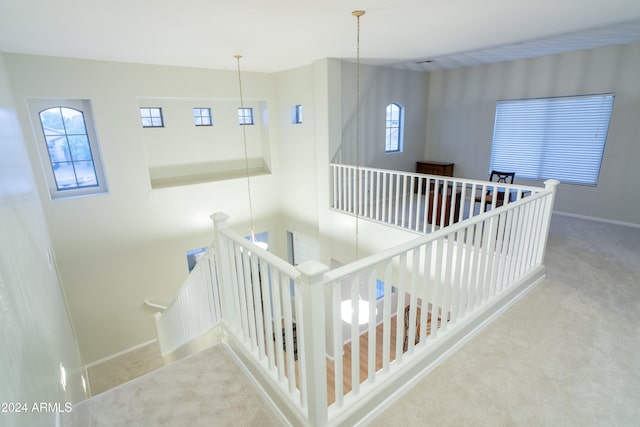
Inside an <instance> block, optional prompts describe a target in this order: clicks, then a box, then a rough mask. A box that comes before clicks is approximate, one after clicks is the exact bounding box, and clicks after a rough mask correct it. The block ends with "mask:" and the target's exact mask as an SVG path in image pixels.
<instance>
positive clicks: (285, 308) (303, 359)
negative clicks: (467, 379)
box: [156, 168, 557, 426]
mask: <svg viewBox="0 0 640 427" xmlns="http://www.w3.org/2000/svg"><path fill="white" fill-rule="evenodd" d="M364 169H366V170H369V168H364ZM414 175H416V174H408V175H405V176H404V177H403V178H402V181H403V182H404V183H405V184H408V183H409V182H410V181H412V178H414ZM434 179H435V180H442V178H434ZM372 181H373V182H382V181H384V179H383V177H382V176H379V177H376V178H375V179H373V180H369V181H367V180H365V182H369V183H370V182H372ZM433 182H434V183H436V182H438V181H433ZM443 182H451V183H455V184H452V185H459V183H465V185H470V186H471V190H472V191H471V193H470V195H471V196H473V194H477V193H478V192H479V191H480V192H482V194H484V193H485V191H486V189H487V188H489V187H490V186H489V185H487V183H482V182H474V181H471V180H456V179H449V178H444V181H443ZM336 183H341V185H344V186H345V187H344V188H343V189H339V188H337V187H335V184H336ZM460 185H461V184H460ZM545 185H546V188H538V187H535V188H532V187H526V192H528V194H527V197H523V192H524V191H525V187H522V186H506V185H502V184H500V187H505V188H512V187H514V188H515V187H518V190H517V194H518V196H517V198H516V200H515V201H512V202H505V204H504V205H503V206H500V207H496V206H495V202H494V206H492V209H491V210H489V211H487V212H482V211H481V212H480V213H479V214H478V215H475V216H473V215H471V217H470V218H468V219H464V218H462V215H460V216H459V217H458V218H457V222H456V221H452V222H450V224H451V225H446V224H444V223H443V225H442V226H441V227H440V228H438V229H437V230H433V232H432V233H430V234H428V235H424V236H420V237H417V238H416V239H414V240H412V241H410V242H406V243H404V244H402V245H399V246H397V247H395V248H391V249H389V250H386V251H383V252H380V253H377V254H374V255H371V256H369V257H366V258H362V259H359V260H357V261H355V262H353V263H351V264H347V265H344V266H342V267H339V268H336V269H334V270H331V271H328V269H327V268H326V267H324V266H322V265H319V264H317V263H316V264H315V265H308V266H300V268H295V267H293V266H292V265H290V264H288V263H287V262H285V261H283V260H282V259H280V258H278V257H276V256H275V255H273V254H272V253H270V252H268V251H266V250H263V249H261V248H260V247H258V246H256V245H255V244H253V243H252V242H250V241H248V240H246V239H245V238H244V237H242V236H240V235H238V234H237V233H234V232H233V231H231V230H230V229H229V228H228V226H227V224H226V222H227V219H228V217H227V216H226V215H224V214H220V213H219V214H215V215H212V219H213V220H214V223H215V245H214V249H213V250H212V251H210V252H209V253H208V256H207V257H204V258H203V259H206V260H207V261H206V264H205V263H203V266H205V265H206V266H207V267H206V268H204V267H202V266H201V267H200V269H199V270H198V271H199V272H197V273H195V275H194V273H192V275H194V277H199V278H200V279H198V280H196V279H188V282H189V284H187V282H185V285H183V287H182V288H181V290H180V291H179V295H178V297H177V298H176V300H175V301H174V302H173V303H172V304H171V305H170V306H169V307H168V308H167V310H166V311H165V313H163V314H159V313H158V314H156V318H157V323H158V325H159V327H158V331H159V332H158V334H159V338H160V335H161V334H164V335H165V337H164V338H166V337H167V336H171V335H177V336H179V339H178V340H177V341H176V340H175V339H174V340H173V341H171V345H172V346H173V347H171V348H175V345H176V342H182V341H184V339H185V337H189V336H192V334H193V333H194V332H193V331H201V330H202V328H203V326H206V325H209V324H211V322H217V321H220V320H222V322H221V323H220V324H221V327H222V328H224V331H225V332H226V333H225V334H224V337H225V340H226V342H227V344H228V347H229V348H230V349H231V351H233V352H234V353H235V354H236V355H237V356H238V359H239V360H240V361H242V363H244V364H245V365H246V366H247V367H248V371H249V372H251V373H252V375H254V379H255V380H256V381H258V382H259V383H260V384H261V385H262V386H263V387H264V389H265V390H267V391H268V394H269V396H270V398H271V399H273V400H274V402H275V403H276V404H277V405H278V407H279V408H280V409H281V410H282V411H283V413H285V414H286V416H287V418H288V419H289V420H290V422H291V423H292V424H302V425H318V426H323V425H352V424H354V423H355V422H357V421H358V420H360V419H361V417H362V414H363V413H364V412H363V411H365V412H366V410H370V409H371V407H370V406H371V405H374V404H378V403H379V401H380V399H382V398H383V397H381V396H389V395H392V394H393V393H395V392H396V391H398V390H399V389H400V388H402V387H404V386H405V385H406V383H407V382H409V381H412V380H413V379H414V378H415V374H416V372H419V371H422V370H425V369H427V368H428V367H429V366H432V365H433V364H434V363H436V362H437V360H438V359H439V358H440V357H441V356H442V355H443V354H444V353H446V352H450V351H452V349H453V348H455V347H456V346H458V345H459V344H460V342H461V341H462V340H465V339H466V338H467V337H468V335H469V334H470V333H472V332H473V331H475V330H477V328H479V327H480V326H481V325H482V324H483V323H484V322H486V321H487V319H489V318H491V316H493V315H494V314H495V313H497V312H499V311H500V310H503V309H504V307H505V305H506V304H510V303H512V302H513V301H514V300H515V298H516V297H517V296H518V294H519V293H521V292H524V290H526V289H528V288H529V287H531V286H534V285H535V284H537V283H539V282H540V281H541V280H542V278H543V277H544V268H543V266H542V261H543V258H544V251H545V245H546V238H547V235H548V228H549V219H550V216H551V210H552V207H553V199H554V195H555V187H556V185H557V181H548V182H546V183H545ZM348 187H349V184H348V183H347V182H345V181H336V182H334V191H336V192H337V193H342V194H348V193H349V190H348ZM406 188H407V189H410V188H415V187H414V185H413V183H412V184H411V185H410V186H408V187H406ZM463 188H464V187H463ZM374 190H376V191H377V190H378V189H375V188H374ZM438 191H439V190H438V187H437V185H436V186H434V192H435V193H437V192H438ZM462 192H463V193H464V192H465V190H464V189H463V190H462ZM383 193H384V191H379V194H380V195H381V196H382V195H383ZM416 197H417V199H418V200H419V199H420V196H416ZM350 203H352V208H353V207H354V206H355V205H357V206H361V207H362V209H364V205H365V203H362V201H358V202H355V201H352V202H350ZM347 205H348V203H347ZM394 209H396V212H397V208H396V207H395V206H394ZM439 210H440V213H441V215H443V217H445V214H447V212H445V209H444V208H442V207H439ZM375 211H376V209H370V210H369V211H367V212H375ZM377 212H378V213H379V212H380V210H379V209H378V210H377ZM374 216H375V215H374ZM435 218H436V213H435V212H434V213H433V214H432V216H431V219H432V220H434V219H435ZM449 219H450V220H453V219H456V218H454V216H453V214H452V213H449ZM198 266H200V262H199V263H198V265H197V266H196V268H198ZM194 272H196V270H195V269H194ZM190 277H191V276H190ZM191 282H194V283H204V284H205V285H204V286H201V285H199V284H198V285H192V284H191ZM192 288H193V289H196V291H191V290H189V289H192ZM193 292H200V293H199V294H198V293H196V294H194V293H193ZM379 293H382V295H381V297H380V299H379V300H378V294H379ZM205 295H206V296H205ZM202 299H204V300H206V301H207V304H197V302H198V301H200V300H202ZM345 300H346V301H349V304H348V305H349V306H350V307H351V311H352V312H351V316H350V320H351V322H350V324H348V323H345V321H343V320H342V316H341V314H342V313H341V306H342V302H343V301H345ZM360 300H364V301H368V302H369V305H368V313H367V314H368V316H366V317H367V323H366V324H363V325H362V326H361V325H359V324H358V319H359V316H358V314H359V313H358V312H359V310H361V308H360V304H359V302H360ZM185 307H186V308H187V310H186V311H185ZM190 310H194V311H199V310H205V311H207V310H208V312H209V313H211V316H204V317H202V316H195V317H194V319H198V320H197V321H195V323H194V321H193V320H189V319H192V317H190V316H187V315H185V314H184V313H192V312H191V311H190ZM172 316H173V317H172ZM171 319H174V320H173V321H171V322H170V320H171ZM176 319H177V320H179V321H182V324H187V325H191V326H189V327H190V328H191V329H189V330H188V331H187V332H185V331H184V327H183V326H182V324H180V323H179V324H177V325H176V323H175V322H174V321H175V320H176ZM185 319H186V320H185ZM393 319H395V320H393ZM163 322H164V323H166V324H164V323H163ZM394 324H395V326H393V325H394ZM378 328H381V330H382V333H381V342H379V343H378V342H376V341H377V340H378V338H377V335H378V332H377V331H378ZM161 331H162V332H161ZM365 333H366V334H367V336H368V340H367V342H368V344H367V347H366V348H364V347H363V348H362V349H360V335H361V334H365ZM180 340H182V341H180ZM160 341H161V343H162V341H163V340H160ZM394 341H395V344H394ZM379 347H380V348H381V349H382V350H379ZM347 348H348V349H349V350H350V352H351V357H350V358H348V359H347V358H344V360H343V357H342V356H341V355H342V353H343V351H344V352H345V354H346V352H347ZM361 351H362V352H363V354H366V357H365V358H366V360H367V362H366V363H367V365H366V366H364V365H363V366H360V358H361V356H360V354H361ZM379 351H381V353H378V352H379ZM327 354H329V355H331V356H333V359H332V362H328V361H327V360H326V358H325V355H327ZM329 363H333V368H334V369H333V371H334V374H333V378H334V381H333V383H334V386H333V388H329V386H328V382H327V381H326V378H327V377H326V375H327V364H329ZM378 363H380V365H378ZM361 371H362V372H363V374H362V376H361V374H360V372H361ZM346 372H351V375H350V376H349V377H348V378H347V377H345V376H344V375H343V374H344V373H346ZM365 372H366V374H365ZM343 383H344V387H343ZM330 395H331V396H333V397H332V398H329V396H330ZM376 402H377V403H376Z"/></svg>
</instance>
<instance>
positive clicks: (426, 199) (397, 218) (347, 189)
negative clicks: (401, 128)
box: [330, 163, 542, 233]
mask: <svg viewBox="0 0 640 427" xmlns="http://www.w3.org/2000/svg"><path fill="white" fill-rule="evenodd" d="M330 168H331V172H330V176H331V192H332V193H331V207H332V208H333V209H336V210H339V211H342V212H345V213H350V214H356V213H357V214H358V215H359V216H360V217H362V218H366V219H370V220H373V221H378V222H383V223H386V224H390V225H394V226H397V227H402V228H406V229H409V230H413V231H417V232H420V233H428V232H431V231H433V230H434V229H438V228H440V227H441V226H446V225H449V224H453V223H455V222H458V221H461V220H463V219H465V218H469V217H473V216H475V215H477V214H479V213H481V212H483V211H484V210H489V209H495V208H496V205H502V204H507V203H512V202H515V201H518V200H520V199H521V198H523V197H528V196H530V195H532V194H534V193H536V192H538V191H541V190H542V188H539V187H533V186H522V185H515V184H503V183H495V182H494V183H492V182H487V181H475V180H469V179H462V178H454V177H446V176H439V175H425V174H419V173H411V172H404V171H395V170H387V169H374V168H367V167H357V166H352V165H344V164H335V163H333V164H331V165H330ZM445 189H446V190H445ZM494 193H496V194H500V195H501V197H491V198H490V202H488V203H487V201H488V200H489V199H487V195H489V194H494ZM505 194H507V195H508V196H505ZM476 198H478V201H476ZM356 199H357V201H356ZM356 207H358V210H357V211H356Z"/></svg>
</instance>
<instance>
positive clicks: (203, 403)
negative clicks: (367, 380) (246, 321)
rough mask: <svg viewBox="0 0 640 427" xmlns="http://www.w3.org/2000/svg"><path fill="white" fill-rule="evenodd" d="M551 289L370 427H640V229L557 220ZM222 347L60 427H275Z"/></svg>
mask: <svg viewBox="0 0 640 427" xmlns="http://www.w3.org/2000/svg"><path fill="white" fill-rule="evenodd" d="M545 264H546V266H547V279H546V280H545V282H544V283H542V284H541V285H540V286H538V287H537V288H535V289H534V290H532V291H531V292H530V293H529V294H527V295H526V296H525V297H524V298H523V299H522V300H520V301H519V302H517V303H516V304H515V305H514V306H513V307H511V308H510V309H509V310H507V311H506V312H505V313H504V314H503V315H501V316H500V317H499V318H498V319H496V320H495V321H494V322H492V323H491V324H490V325H489V326H488V327H487V328H486V329H484V330H483V331H482V332H480V333H479V334H478V335H476V336H475V337H474V338H473V339H472V340H471V341H470V342H469V343H467V344H466V345H465V346H464V347H462V348H461V349H460V350H459V351H458V352H457V353H455V354H454V355H453V356H451V357H450V358H449V359H448V360H446V361H445V362H444V363H442V364H441V365H440V366H438V367H437V368H435V369H434V370H433V371H432V372H431V373H430V374H429V375H428V376H427V377H426V378H424V379H422V380H421V381H419V382H418V384H417V385H416V386H415V387H413V388H412V389H411V390H410V391H409V392H408V393H406V394H405V395H403V396H401V397H400V398H399V399H398V400H396V401H394V402H393V403H391V404H390V405H389V406H388V407H387V409H386V410H384V411H383V412H381V413H380V414H377V415H376V416H375V417H374V418H373V419H372V420H371V421H370V423H369V425H370V426H375V427H378V426H430V425H434V426H527V427H529V426H636V425H638V420H640V405H639V402H640V228H630V227H624V226H618V225H611V224H604V223H598V222H592V221H587V220H582V219H576V218H570V217H564V216H558V215H554V217H553V219H552V223H551V233H550V238H549V244H548V249H547V256H546V260H545ZM281 424H282V423H281V421H280V420H279V419H278V418H277V417H276V416H275V415H274V414H273V412H272V411H271V409H270V408H269V406H267V404H266V403H265V401H264V400H263V398H262V397H261V395H260V394H259V393H258V392H257V391H256V390H255V388H254V387H253V385H252V384H251V382H250V381H249V380H248V379H247V378H246V377H244V375H243V374H242V371H241V370H240V369H239V368H238V367H237V365H235V363H234V362H233V360H232V359H231V357H230V356H229V355H228V353H227V352H226V351H225V350H224V349H223V348H221V347H214V348H212V349H209V350H205V351H203V352H201V353H198V354H196V355H193V356H190V357H189V358H187V359H184V360H181V361H178V362H176V363H174V364H172V365H169V366H167V367H164V368H162V369H159V370H157V371H155V372H153V373H151V374H147V375H145V376H143V377H141V378H138V379H136V380H134V381H132V382H129V383H126V384H124V385H122V386H119V387H117V388H115V389H113V390H110V391H108V392H105V393H103V394H100V395H99V396H97V397H95V398H92V399H90V400H88V401H85V402H82V403H80V404H78V405H76V406H75V407H74V410H73V412H71V413H70V414H63V424H62V425H63V426H82V427H89V426H92V427H97V426H277V425H281Z"/></svg>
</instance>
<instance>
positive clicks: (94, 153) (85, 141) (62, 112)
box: [29, 99, 107, 199]
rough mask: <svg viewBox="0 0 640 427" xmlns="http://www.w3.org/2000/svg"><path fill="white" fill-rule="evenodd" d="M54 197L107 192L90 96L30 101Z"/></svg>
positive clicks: (47, 177) (47, 176) (50, 188)
mask: <svg viewBox="0 0 640 427" xmlns="http://www.w3.org/2000/svg"><path fill="white" fill-rule="evenodd" d="M29 106H30V109H31V112H32V114H33V116H34V119H35V120H34V122H36V121H37V122H40V123H39V124H40V126H39V127H40V128H41V130H42V132H37V133H36V137H37V139H38V140H39V142H40V144H41V149H39V150H38V151H39V152H40V154H41V156H42V161H43V163H44V164H45V165H46V164H47V163H48V164H49V167H45V176H46V179H47V183H48V187H49V191H50V194H51V197H52V198H54V199H55V198H64V197H76V196H85V195H89V194H98V193H106V192H107V187H106V181H105V178H104V171H103V168H102V162H101V159H100V150H99V147H98V142H97V138H96V134H95V131H94V126H93V119H92V115H91V106H90V104H89V101H87V100H37V99H33V100H30V101H29Z"/></svg>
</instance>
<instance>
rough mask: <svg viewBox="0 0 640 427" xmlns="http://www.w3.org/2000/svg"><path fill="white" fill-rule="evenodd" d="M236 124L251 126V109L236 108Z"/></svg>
mask: <svg viewBox="0 0 640 427" xmlns="http://www.w3.org/2000/svg"><path fill="white" fill-rule="evenodd" d="M238 123H240V124H241V125H252V124H253V108H238Z"/></svg>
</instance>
